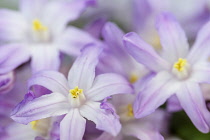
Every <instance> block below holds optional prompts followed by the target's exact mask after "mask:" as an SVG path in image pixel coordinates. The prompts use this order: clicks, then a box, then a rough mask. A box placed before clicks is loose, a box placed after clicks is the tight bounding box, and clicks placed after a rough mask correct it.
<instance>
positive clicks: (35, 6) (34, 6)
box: [19, 0, 49, 20]
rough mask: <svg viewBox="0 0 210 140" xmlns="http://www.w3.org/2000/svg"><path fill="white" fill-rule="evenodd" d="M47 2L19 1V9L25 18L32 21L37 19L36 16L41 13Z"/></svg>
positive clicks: (38, 0)
mask: <svg viewBox="0 0 210 140" xmlns="http://www.w3.org/2000/svg"><path fill="white" fill-rule="evenodd" d="M48 1H49V0H33V1H29V0H20V5H19V8H20V11H21V13H22V14H23V15H24V16H25V17H26V18H28V19H29V20H32V18H38V15H40V13H41V12H43V9H44V7H45V6H46V4H47V2H48Z"/></svg>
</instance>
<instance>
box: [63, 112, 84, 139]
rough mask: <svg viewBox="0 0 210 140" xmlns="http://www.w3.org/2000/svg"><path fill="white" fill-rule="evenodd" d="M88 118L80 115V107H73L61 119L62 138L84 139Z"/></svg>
mask: <svg viewBox="0 0 210 140" xmlns="http://www.w3.org/2000/svg"><path fill="white" fill-rule="evenodd" d="M85 124H86V120H85V119H84V118H83V117H82V116H81V115H80V113H79V110H78V109H72V110H71V111H70V112H69V113H68V114H67V115H66V116H65V117H64V119H63V120H62V121H61V124H60V139H61V140H82V138H83V135H84V133H85Z"/></svg>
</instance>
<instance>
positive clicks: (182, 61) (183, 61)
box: [174, 58, 187, 72]
mask: <svg viewBox="0 0 210 140" xmlns="http://www.w3.org/2000/svg"><path fill="white" fill-rule="evenodd" d="M186 64H187V60H186V59H182V58H179V60H178V61H177V62H176V63H174V68H176V69H177V70H178V71H179V72H182V71H183V70H184V69H185V66H186Z"/></svg>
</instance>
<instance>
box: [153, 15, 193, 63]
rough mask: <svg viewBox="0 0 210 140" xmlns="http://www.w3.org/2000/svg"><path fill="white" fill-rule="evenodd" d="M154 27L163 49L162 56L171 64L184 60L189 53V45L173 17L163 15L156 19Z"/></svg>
mask: <svg viewBox="0 0 210 140" xmlns="http://www.w3.org/2000/svg"><path fill="white" fill-rule="evenodd" d="M156 27H157V30H158V33H159V35H160V41H161V45H162V47H163V56H164V57H165V58H167V59H169V61H171V62H175V61H177V59H178V58H185V57H186V55H187V53H188V51H189V44H188V42H187V38H186V35H185V32H184V31H183V29H182V28H181V26H180V25H179V23H178V22H177V21H176V19H175V17H173V16H172V15H170V14H168V13H163V14H161V15H160V16H159V17H158V18H157V22H156Z"/></svg>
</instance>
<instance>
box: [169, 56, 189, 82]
mask: <svg viewBox="0 0 210 140" xmlns="http://www.w3.org/2000/svg"><path fill="white" fill-rule="evenodd" d="M172 73H173V74H174V75H175V76H176V77H177V78H178V79H180V80H183V79H186V78H187V77H188V76H189V74H190V65H189V63H188V62H187V60H186V59H183V58H179V59H178V61H177V62H175V63H174V65H173V68H172Z"/></svg>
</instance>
